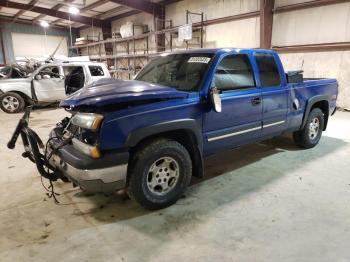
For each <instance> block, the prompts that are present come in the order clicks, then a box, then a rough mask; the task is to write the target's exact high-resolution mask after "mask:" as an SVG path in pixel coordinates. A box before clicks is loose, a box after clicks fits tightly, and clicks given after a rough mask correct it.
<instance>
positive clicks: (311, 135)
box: [293, 108, 324, 148]
mask: <svg viewBox="0 0 350 262" xmlns="http://www.w3.org/2000/svg"><path fill="white" fill-rule="evenodd" d="M323 127H324V116H323V112H322V111H321V109H319V108H314V109H312V111H311V112H310V114H309V116H308V118H307V121H306V123H305V126H304V128H303V129H301V130H300V131H297V132H294V133H293V138H294V142H295V143H296V144H297V145H298V146H301V147H303V148H312V147H314V146H316V145H317V144H318V142H319V141H320V139H321V136H322V130H323Z"/></svg>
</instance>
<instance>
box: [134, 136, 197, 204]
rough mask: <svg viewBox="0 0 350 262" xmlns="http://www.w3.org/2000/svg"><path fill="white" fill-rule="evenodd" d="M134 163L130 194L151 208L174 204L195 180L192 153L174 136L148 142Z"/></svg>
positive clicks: (138, 153)
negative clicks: (171, 138) (172, 138)
mask: <svg viewBox="0 0 350 262" xmlns="http://www.w3.org/2000/svg"><path fill="white" fill-rule="evenodd" d="M130 166H131V167H130V170H129V176H130V179H129V185H128V194H129V195H130V197H131V198H133V199H135V200H136V201H137V202H139V203H140V204H141V205H142V206H143V207H145V208H148V209H160V208H165V207H167V206H170V205H172V204H174V203H175V202H176V201H177V200H178V199H179V198H180V197H181V196H182V194H183V192H184V191H185V189H186V187H187V186H188V184H189V183H190V181H191V176H192V162H191V157H190V155H189V153H188V151H187V150H186V148H185V147H184V146H183V145H181V144H180V143H178V142H177V141H174V140H167V139H157V140H154V141H153V142H151V143H148V144H147V145H145V146H144V147H143V148H141V149H140V150H138V151H137V152H136V153H135V154H134V156H133V158H132V160H131V162H130Z"/></svg>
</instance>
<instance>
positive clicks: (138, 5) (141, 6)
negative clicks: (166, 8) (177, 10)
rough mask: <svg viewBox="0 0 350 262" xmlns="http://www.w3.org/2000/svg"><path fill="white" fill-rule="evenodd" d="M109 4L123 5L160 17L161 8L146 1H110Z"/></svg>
mask: <svg viewBox="0 0 350 262" xmlns="http://www.w3.org/2000/svg"><path fill="white" fill-rule="evenodd" d="M110 2H113V3H116V4H119V5H124V6H127V7H130V8H132V9H136V10H139V11H142V12H145V13H148V14H153V15H160V14H161V12H162V9H163V6H162V5H160V4H156V3H152V2H149V1H146V0H110Z"/></svg>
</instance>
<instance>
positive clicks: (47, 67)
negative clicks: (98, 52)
mask: <svg viewBox="0 0 350 262" xmlns="http://www.w3.org/2000/svg"><path fill="white" fill-rule="evenodd" d="M110 77H111V76H110V74H109V71H108V69H107V67H106V65H105V64H103V63H96V62H62V63H49V64H43V65H42V66H40V67H39V68H38V69H37V70H35V71H34V72H33V73H32V74H29V75H28V76H27V77H24V78H8V79H2V80H0V108H1V109H2V110H3V111H5V112H6V113H18V112H21V111H22V110H23V109H24V107H25V106H26V104H32V105H33V104H34V105H35V104H47V103H53V102H58V101H60V100H62V99H65V98H66V96H67V95H69V94H72V93H74V92H75V91H77V90H79V89H80V88H82V87H84V86H86V85H89V84H91V83H93V82H95V81H97V80H99V79H102V78H110Z"/></svg>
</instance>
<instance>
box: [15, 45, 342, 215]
mask: <svg viewBox="0 0 350 262" xmlns="http://www.w3.org/2000/svg"><path fill="white" fill-rule="evenodd" d="M337 95H338V84H337V81H336V80H335V79H304V78H303V75H302V72H300V71H294V72H288V73H286V72H285V71H284V69H283V66H282V64H281V61H280V59H279V56H278V55H277V53H275V52H274V51H271V50H261V49H234V48H232V49H231V48H227V49H200V50H187V51H181V52H175V53H169V54H164V55H161V56H159V57H157V58H155V59H153V60H152V61H151V62H150V63H149V64H148V65H146V66H145V67H144V68H143V69H142V70H141V71H140V72H139V73H138V75H137V76H136V77H135V80H131V81H121V80H113V79H102V80H99V81H98V82H96V83H94V84H93V85H91V86H89V87H87V88H84V89H81V90H79V91H77V92H76V93H74V94H73V95H71V96H70V97H68V98H67V99H65V100H64V101H62V102H61V104H60V106H61V107H63V108H65V109H66V110H67V111H68V112H71V113H72V116H71V117H69V118H65V119H63V120H62V121H61V122H60V123H58V124H57V126H56V127H55V128H54V129H53V130H52V132H51V134H50V138H49V140H48V142H47V144H46V147H45V146H44V144H43V143H42V142H41V140H40V138H39V137H38V135H37V134H36V133H35V132H34V131H33V130H32V129H30V128H29V126H28V118H29V110H27V111H26V113H25V114H24V116H23V118H22V119H21V120H20V122H19V124H18V126H17V128H16V130H15V132H14V135H13V137H12V138H11V140H10V142H9V144H8V147H9V148H13V147H14V146H15V143H16V139H17V137H18V136H19V135H21V137H22V139H23V143H24V146H25V152H24V153H23V156H24V157H28V158H29V159H30V160H32V161H33V162H34V163H35V164H36V165H37V168H38V170H39V172H40V174H41V175H42V176H44V177H46V178H48V179H50V181H55V180H57V179H62V180H69V181H71V182H73V183H74V184H75V185H78V186H80V187H81V188H82V189H83V190H85V191H89V192H108V191H115V190H120V189H126V190H127V192H128V194H129V195H130V196H131V197H132V198H133V199H135V200H136V201H138V202H139V203H140V204H141V205H142V206H144V207H146V208H149V209H159V208H164V207H166V206H169V205H171V204H173V203H175V202H176V201H177V199H179V197H181V195H182V194H183V192H184V190H185V189H186V187H187V186H188V185H189V183H190V180H191V177H192V176H196V177H202V176H203V173H204V170H203V160H204V159H205V157H207V156H209V155H211V154H214V153H216V152H218V151H220V150H225V149H231V148H236V147H239V146H241V145H244V144H247V143H255V142H257V141H261V140H264V139H268V138H271V137H274V136H278V135H281V134H283V133H287V132H288V133H293V137H294V140H295V142H296V144H298V145H300V146H302V147H304V148H312V147H314V146H315V145H316V144H317V143H318V142H319V140H320V138H321V135H322V131H324V130H325V129H326V127H327V123H328V118H329V116H330V115H332V114H334V112H335V110H336V100H337ZM40 147H41V148H45V150H44V149H40Z"/></svg>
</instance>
